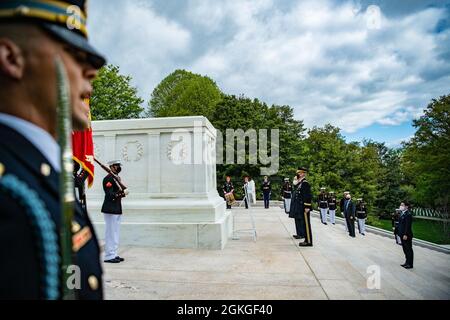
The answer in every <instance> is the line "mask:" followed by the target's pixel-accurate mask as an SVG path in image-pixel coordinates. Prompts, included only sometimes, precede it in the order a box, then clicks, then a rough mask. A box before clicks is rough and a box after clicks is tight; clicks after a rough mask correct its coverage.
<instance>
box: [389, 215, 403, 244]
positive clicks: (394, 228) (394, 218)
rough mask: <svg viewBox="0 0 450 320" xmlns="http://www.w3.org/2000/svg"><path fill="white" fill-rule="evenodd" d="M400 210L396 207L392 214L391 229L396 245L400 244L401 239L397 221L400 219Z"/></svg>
mask: <svg viewBox="0 0 450 320" xmlns="http://www.w3.org/2000/svg"><path fill="white" fill-rule="evenodd" d="M401 213H402V211H401V210H400V209H396V210H395V212H394V214H392V217H391V220H392V231H394V237H395V243H397V244H398V245H402V240H401V239H400V237H399V236H398V221H399V220H400V215H401Z"/></svg>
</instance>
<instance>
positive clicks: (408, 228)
mask: <svg viewBox="0 0 450 320" xmlns="http://www.w3.org/2000/svg"><path fill="white" fill-rule="evenodd" d="M400 211H401V214H400V217H399V221H398V236H399V237H400V239H401V241H402V248H403V253H404V254H405V258H406V261H405V263H404V264H402V265H401V266H402V267H403V268H405V269H412V268H413V266H414V252H413V248H412V240H413V232H412V220H413V219H412V214H411V211H410V204H409V202H408V201H403V202H402V203H401V204H400Z"/></svg>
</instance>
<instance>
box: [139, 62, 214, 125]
mask: <svg viewBox="0 0 450 320" xmlns="http://www.w3.org/2000/svg"><path fill="white" fill-rule="evenodd" d="M220 99H221V91H220V90H219V88H218V87H217V85H216V83H215V82H214V81H212V80H211V79H210V78H208V77H206V76H201V75H198V74H194V73H191V72H188V71H185V70H176V71H174V72H173V73H171V74H170V75H168V76H167V77H166V78H165V79H163V80H162V81H161V83H160V84H159V85H158V86H157V87H156V88H155V89H154V90H153V92H152V95H151V99H150V102H149V110H148V112H147V113H146V114H147V116H151V117H169V116H193V115H203V116H205V117H207V118H210V117H211V114H212V113H213V112H214V108H215V105H216V104H217V103H218V102H219V101H220Z"/></svg>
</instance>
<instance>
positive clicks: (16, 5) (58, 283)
mask: <svg viewBox="0 0 450 320" xmlns="http://www.w3.org/2000/svg"><path fill="white" fill-rule="evenodd" d="M74 8H78V11H79V16H75V17H74V16H72V15H70V12H73V10H74ZM71 10H72V11H71ZM71 19H74V20H75V21H74V22H75V23H74V25H71V24H70V23H69V22H70V20H71ZM58 59H59V60H61V61H62V63H63V65H64V67H65V69H66V70H65V71H66V73H67V77H68V80H69V84H70V88H69V89H70V96H69V97H68V100H69V101H68V102H69V103H70V105H71V113H72V125H73V129H74V130H83V129H85V128H86V127H88V125H89V108H88V106H87V105H86V104H85V102H84V100H85V99H86V98H89V96H90V94H91V91H92V86H91V81H92V80H93V78H94V77H95V76H96V74H97V70H98V69H99V68H100V67H101V66H103V65H104V63H105V59H104V58H103V57H102V56H101V55H100V54H98V53H97V52H96V51H95V49H94V48H93V47H92V46H91V45H90V44H89V43H88V41H87V31H86V10H85V1H81V0H79V1H68V0H67V1H65V2H62V1H38V0H36V1H8V0H6V1H1V2H0V136H1V137H2V139H1V140H0V209H1V210H0V257H1V260H0V299H61V298H62V293H63V291H66V290H67V289H68V285H67V283H63V281H62V277H63V274H62V273H63V272H64V271H62V270H61V269H62V265H61V263H62V262H61V261H62V258H61V253H64V252H65V250H64V248H63V247H62V246H61V242H60V229H61V226H62V225H63V223H64V221H63V219H62V214H61V205H62V196H61V194H60V188H59V182H60V173H61V155H60V148H59V145H58V144H57V142H56V139H57V136H56V135H57V130H58V125H57V115H58V110H57V106H58V105H59V103H60V101H59V100H58V98H57V97H58V96H59V94H58V93H59V91H58V90H57V89H58V88H57V81H56V79H57V76H56V75H57V70H61V69H57V67H56V62H55V61H56V60H58ZM70 192H73V190H70ZM69 224H70V221H69ZM68 232H71V233H72V234H73V236H72V249H73V252H65V254H66V255H69V256H72V257H73V258H74V260H75V261H73V263H74V269H72V270H73V271H75V273H74V276H75V277H77V278H78V279H79V281H75V287H74V288H70V290H73V291H72V292H73V293H74V296H73V298H75V299H77V298H78V299H101V298H102V296H103V288H102V270H101V264H100V261H99V254H100V250H99V246H98V242H97V238H96V236H95V232H94V228H93V227H92V224H91V221H90V220H89V217H88V216H87V215H86V214H85V213H84V212H83V210H82V208H81V206H80V204H79V203H78V202H77V203H76V204H75V212H74V213H73V220H72V225H71V230H68ZM77 268H79V269H78V270H79V272H78V273H77V271H76V270H77ZM65 271H66V273H69V272H71V271H70V270H69V269H68V270H65ZM77 283H78V284H79V286H78V285H77Z"/></svg>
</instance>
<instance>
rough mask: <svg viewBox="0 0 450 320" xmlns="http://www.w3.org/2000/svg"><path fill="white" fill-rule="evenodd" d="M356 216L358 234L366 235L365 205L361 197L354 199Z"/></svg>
mask: <svg viewBox="0 0 450 320" xmlns="http://www.w3.org/2000/svg"><path fill="white" fill-rule="evenodd" d="M356 218H357V219H358V232H359V234H361V235H363V236H365V235H366V218H367V206H366V204H365V203H364V201H363V199H362V198H359V199H356Z"/></svg>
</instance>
